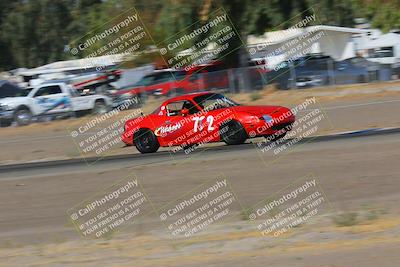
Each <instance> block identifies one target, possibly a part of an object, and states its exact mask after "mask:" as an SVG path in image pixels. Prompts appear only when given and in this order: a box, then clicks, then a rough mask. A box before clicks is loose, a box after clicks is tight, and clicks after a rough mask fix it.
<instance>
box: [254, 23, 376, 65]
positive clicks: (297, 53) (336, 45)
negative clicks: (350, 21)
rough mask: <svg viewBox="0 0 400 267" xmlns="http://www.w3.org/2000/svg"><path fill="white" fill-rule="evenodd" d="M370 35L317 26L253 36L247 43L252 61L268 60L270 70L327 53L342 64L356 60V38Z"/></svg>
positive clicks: (362, 32) (358, 31)
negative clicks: (286, 62) (349, 59)
mask: <svg viewBox="0 0 400 267" xmlns="http://www.w3.org/2000/svg"><path fill="white" fill-rule="evenodd" d="M369 32H370V30H366V29H356V28H347V27H336V26H326V25H317V26H309V27H304V28H293V29H288V30H282V31H274V32H266V33H265V34H263V35H262V36H253V35H250V36H249V37H248V39H247V42H248V48H249V51H250V54H251V57H252V59H264V60H265V62H269V65H270V66H269V67H273V66H274V65H276V64H279V63H280V62H282V61H285V60H287V61H290V60H295V59H296V58H299V57H301V56H304V55H306V54H323V55H327V56H330V57H332V58H333V59H334V60H338V61H339V60H344V59H348V58H352V57H355V56H356V48H355V42H354V40H353V37H354V36H358V35H366V34H368V33H369ZM271 62H272V63H271Z"/></svg>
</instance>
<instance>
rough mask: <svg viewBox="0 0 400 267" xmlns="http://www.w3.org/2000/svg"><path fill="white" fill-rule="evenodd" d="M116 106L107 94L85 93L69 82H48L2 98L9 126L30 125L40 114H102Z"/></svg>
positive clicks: (0, 110) (2, 111)
mask: <svg viewBox="0 0 400 267" xmlns="http://www.w3.org/2000/svg"><path fill="white" fill-rule="evenodd" d="M111 105H112V100H111V98H109V97H107V96H103V95H86V96H81V95H80V94H79V93H78V92H77V91H76V89H75V88H73V87H72V86H70V85H67V84H65V83H48V84H43V85H40V86H38V87H35V88H33V89H32V90H30V91H26V93H25V94H23V95H20V96H15V97H6V98H2V99H0V119H1V120H2V121H3V122H4V124H6V125H10V124H11V123H12V122H13V121H15V122H16V124H17V125H28V124H30V123H31V121H32V119H33V118H35V117H40V116H59V115H67V114H71V113H74V114H76V113H79V114H80V113H82V112H94V113H96V114H102V113H105V112H107V111H108V110H109V108H110V107H111Z"/></svg>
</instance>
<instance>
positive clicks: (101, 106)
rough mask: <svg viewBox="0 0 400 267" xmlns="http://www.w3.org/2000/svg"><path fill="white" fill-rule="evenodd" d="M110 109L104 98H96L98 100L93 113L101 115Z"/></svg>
mask: <svg viewBox="0 0 400 267" xmlns="http://www.w3.org/2000/svg"><path fill="white" fill-rule="evenodd" d="M107 111H108V107H107V105H106V103H105V102H104V101H103V100H96V102H95V103H94V107H93V110H92V112H93V114H96V115H101V114H104V113H107Z"/></svg>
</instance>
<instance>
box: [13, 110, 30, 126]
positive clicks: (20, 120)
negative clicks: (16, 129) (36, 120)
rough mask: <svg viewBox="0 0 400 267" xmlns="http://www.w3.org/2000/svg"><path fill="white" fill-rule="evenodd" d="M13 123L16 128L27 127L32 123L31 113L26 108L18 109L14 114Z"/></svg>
mask: <svg viewBox="0 0 400 267" xmlns="http://www.w3.org/2000/svg"><path fill="white" fill-rule="evenodd" d="M14 121H15V122H16V123H17V125H18V126H24V125H29V124H30V123H31V122H32V112H31V111H30V110H29V109H28V108H25V107H24V108H19V109H17V110H16V111H15V113H14Z"/></svg>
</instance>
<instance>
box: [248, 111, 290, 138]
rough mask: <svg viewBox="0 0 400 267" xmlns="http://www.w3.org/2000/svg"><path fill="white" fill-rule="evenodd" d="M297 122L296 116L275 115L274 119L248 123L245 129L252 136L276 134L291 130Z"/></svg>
mask: <svg viewBox="0 0 400 267" xmlns="http://www.w3.org/2000/svg"><path fill="white" fill-rule="evenodd" d="M294 122H295V116H294V115H292V116H289V117H287V118H285V119H280V118H279V117H275V119H274V120H273V121H269V122H267V121H265V120H263V119H260V120H258V121H257V122H255V121H253V122H252V123H247V124H246V125H245V129H246V131H247V133H248V135H249V136H250V137H259V136H267V135H272V134H275V133H277V132H279V131H291V130H292V125H293V123H294Z"/></svg>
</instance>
